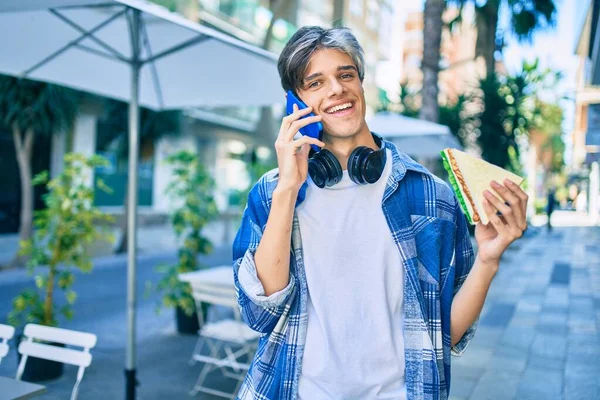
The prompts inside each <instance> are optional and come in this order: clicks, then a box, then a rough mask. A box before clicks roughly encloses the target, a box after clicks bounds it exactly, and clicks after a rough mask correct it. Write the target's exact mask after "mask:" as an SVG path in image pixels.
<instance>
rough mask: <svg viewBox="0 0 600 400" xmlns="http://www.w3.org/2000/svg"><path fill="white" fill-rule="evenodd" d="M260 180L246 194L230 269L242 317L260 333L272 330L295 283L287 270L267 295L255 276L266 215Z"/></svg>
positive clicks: (265, 202) (266, 210)
mask: <svg viewBox="0 0 600 400" xmlns="http://www.w3.org/2000/svg"><path fill="white" fill-rule="evenodd" d="M261 182H262V180H261V181H259V183H257V184H256V185H255V186H254V188H253V189H252V190H251V191H250V194H249V195H248V203H247V206H246V208H245V210H244V214H243V216H242V222H241V226H240V228H239V230H238V233H237V235H236V238H235V240H234V242H233V260H234V261H233V272H234V283H235V288H236V293H237V298H238V304H239V306H240V311H241V315H242V318H243V319H244V321H245V322H246V323H247V324H248V326H249V327H250V328H252V329H253V330H255V331H258V332H261V333H269V332H270V331H272V330H273V328H274V327H275V325H276V324H277V321H278V319H279V317H280V316H281V314H282V313H283V311H284V309H285V306H286V304H287V302H288V301H289V299H290V297H291V296H292V293H293V292H294V289H295V287H296V282H295V278H294V276H293V275H292V274H290V281H289V283H288V285H287V286H286V287H285V288H283V289H282V290H280V291H278V292H276V293H273V294H271V295H269V296H266V295H265V289H264V287H263V285H262V283H261V282H260V280H259V279H258V275H257V272H256V264H255V262H254V255H255V253H256V249H257V248H258V245H259V244H260V240H261V239H262V234H263V230H264V226H265V225H266V222H267V219H268V207H267V200H266V196H263V195H261Z"/></svg>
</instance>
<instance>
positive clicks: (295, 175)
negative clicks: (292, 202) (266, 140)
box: [275, 104, 325, 190]
mask: <svg viewBox="0 0 600 400" xmlns="http://www.w3.org/2000/svg"><path fill="white" fill-rule="evenodd" d="M311 111H312V108H310V107H307V108H303V109H299V108H298V106H297V105H296V104H294V105H293V112H292V113H291V114H290V115H288V116H286V117H284V118H283V121H282V122H281V127H280V129H279V136H278V137H277V141H276V142H275V151H276V152H277V164H278V166H279V185H281V186H286V187H290V188H293V189H294V190H299V189H300V186H302V184H303V183H304V181H305V180H306V177H307V174H308V153H309V148H308V146H309V145H313V146H318V147H323V146H325V143H323V142H322V141H320V140H319V139H316V138H314V137H311V136H305V135H302V136H300V137H299V138H297V139H294V136H296V134H297V133H298V132H299V131H300V129H301V128H303V127H305V126H307V125H309V124H314V123H317V122H320V121H321V119H322V117H321V116H320V115H313V116H310V117H306V118H302V117H304V116H306V115H308V114H310V113H311ZM303 146H305V147H304V151H303Z"/></svg>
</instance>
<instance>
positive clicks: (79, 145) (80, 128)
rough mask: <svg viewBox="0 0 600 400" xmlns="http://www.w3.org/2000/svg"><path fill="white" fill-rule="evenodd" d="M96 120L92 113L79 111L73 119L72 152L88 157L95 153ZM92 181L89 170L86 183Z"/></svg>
mask: <svg viewBox="0 0 600 400" xmlns="http://www.w3.org/2000/svg"><path fill="white" fill-rule="evenodd" d="M96 120H97V117H96V116H95V115H93V114H87V113H81V114H79V115H78V116H77V119H76V120H75V126H74V129H73V148H72V151H73V152H74V153H80V154H83V155H84V156H86V157H90V156H92V155H94V154H95V153H96ZM93 183H94V171H91V172H90V174H89V177H88V180H87V184H88V185H90V186H91V185H93Z"/></svg>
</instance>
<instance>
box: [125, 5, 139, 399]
mask: <svg viewBox="0 0 600 400" xmlns="http://www.w3.org/2000/svg"><path fill="white" fill-rule="evenodd" d="M129 11H130V12H131V19H130V20H129V21H130V35H131V49H132V60H131V100H130V102H129V185H128V187H127V190H128V191H129V192H128V200H129V201H128V203H127V217H128V220H127V356H126V361H125V383H126V386H125V398H126V399H127V400H134V399H135V395H136V393H135V389H136V386H137V379H136V346H135V339H136V261H137V260H136V250H137V248H136V245H137V237H136V232H137V197H138V196H137V195H138V192H137V187H138V148H139V143H138V142H139V97H138V96H139V83H140V67H141V65H140V61H139V60H140V40H139V39H140V11H139V10H137V9H134V8H130V9H129Z"/></svg>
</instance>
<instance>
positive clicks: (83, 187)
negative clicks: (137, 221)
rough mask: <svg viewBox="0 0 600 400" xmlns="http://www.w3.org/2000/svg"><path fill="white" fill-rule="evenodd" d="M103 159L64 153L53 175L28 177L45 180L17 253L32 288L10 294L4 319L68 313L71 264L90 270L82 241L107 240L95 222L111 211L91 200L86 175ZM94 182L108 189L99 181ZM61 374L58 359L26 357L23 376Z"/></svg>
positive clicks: (53, 318) (50, 322) (17, 322)
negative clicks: (59, 170) (59, 297)
mask: <svg viewBox="0 0 600 400" xmlns="http://www.w3.org/2000/svg"><path fill="white" fill-rule="evenodd" d="M105 164H106V160H105V159H103V158H101V157H100V156H91V157H89V158H87V157H84V156H83V155H81V154H75V153H70V154H67V155H66V156H65V158H64V170H63V171H62V173H61V174H60V175H58V176H57V177H56V178H54V179H52V180H50V181H49V182H48V172H47V171H44V172H42V173H40V174H38V175H36V176H35V178H34V179H33V184H34V185H40V184H46V185H47V189H48V193H47V194H46V195H45V196H44V203H45V205H46V207H45V208H44V209H43V210H40V211H37V212H36V213H35V214H34V228H35V231H34V233H33V235H32V237H31V238H30V239H28V240H25V241H22V242H21V243H20V248H19V253H20V254H21V255H24V256H27V257H28V259H29V261H28V263H27V268H28V272H29V273H30V274H31V275H33V276H35V288H30V289H26V290H24V291H23V292H21V293H20V294H19V295H17V296H16V297H15V298H14V299H13V308H12V310H11V312H10V313H9V315H8V321H9V323H10V324H11V325H13V326H15V327H16V328H17V329H18V330H21V329H22V328H23V326H24V325H25V324H27V323H35V324H40V325H47V326H58V325H59V321H58V320H59V316H61V315H62V316H63V317H65V318H66V319H71V318H72V317H73V310H72V306H73V303H74V302H75V299H76V298H77V294H76V293H75V292H74V291H73V290H72V286H73V283H74V281H75V275H74V274H73V272H72V270H73V269H77V270H80V271H82V272H90V271H91V270H92V260H91V258H90V255H89V252H88V246H89V245H90V244H91V243H92V242H93V241H95V240H98V239H104V240H111V237H110V234H109V233H108V232H107V231H106V230H104V229H101V228H99V224H102V223H108V222H111V221H112V217H111V216H109V215H108V214H105V213H103V212H101V211H100V210H99V209H98V208H97V207H95V206H94V189H93V187H92V186H91V184H90V182H89V179H88V171H89V170H90V169H91V168H96V167H100V166H103V165H105ZM98 186H99V187H100V188H102V189H103V190H106V191H108V190H109V188H108V187H106V186H105V185H104V184H103V183H102V182H99V185H98ZM57 289H60V290H61V291H62V292H63V295H64V300H63V301H60V302H59V301H57V298H56V294H57V293H56V292H57ZM57 303H58V304H57ZM19 336H22V335H19ZM18 341H20V339H18ZM61 374H62V364H61V363H56V362H52V361H47V360H42V359H37V358H34V357H32V358H30V359H28V360H27V364H26V368H25V371H24V373H23V379H24V380H26V381H34V382H35V381H42V380H47V379H53V378H57V377H58V376H60V375H61Z"/></svg>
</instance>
